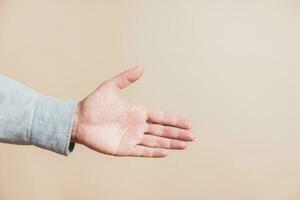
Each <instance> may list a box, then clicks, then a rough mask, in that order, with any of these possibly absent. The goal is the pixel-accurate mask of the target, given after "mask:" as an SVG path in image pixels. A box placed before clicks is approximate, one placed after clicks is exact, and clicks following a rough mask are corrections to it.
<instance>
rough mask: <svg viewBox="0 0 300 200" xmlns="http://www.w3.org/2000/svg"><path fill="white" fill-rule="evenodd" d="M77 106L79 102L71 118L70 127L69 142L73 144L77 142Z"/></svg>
mask: <svg viewBox="0 0 300 200" xmlns="http://www.w3.org/2000/svg"><path fill="white" fill-rule="evenodd" d="M79 105H80V102H78V104H77V106H76V110H75V113H74V116H73V125H72V132H71V141H72V142H75V143H76V141H77V139H76V138H77V137H76V136H77V132H78V121H79V120H78V115H79Z"/></svg>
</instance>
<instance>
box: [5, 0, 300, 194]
mask: <svg viewBox="0 0 300 200" xmlns="http://www.w3.org/2000/svg"><path fill="white" fill-rule="evenodd" d="M299 35H300V1H297V0H294V1H292V0H290V1H289V0H282V1H274V0H273V1H267V0H252V1H224V0H219V1H212V0H207V1H204V0H203V1H200V0H199V1H196V0H195V1H193V0H189V1H183V0H182V1H179V0H164V1H158V0H157V1H156V0H152V1H151V0H148V1H147V0H144V1H134V0H123V1H111V0H106V1H105V0H101V1H100V0H86V1H80V0H44V1H41V0H19V1H17V0H0V71H1V73H3V74H6V75H8V76H10V77H12V78H14V79H17V80H19V81H20V82H23V83H25V84H27V85H29V86H30V87H33V88H35V89H36V90H38V91H40V92H43V93H44V94H47V95H53V96H57V97H62V98H77V99H78V98H82V97H84V96H85V95H86V94H88V93H89V91H91V90H92V89H94V88H95V87H96V86H97V85H98V84H99V83H100V82H101V81H103V80H105V79H107V78H110V77H111V76H113V75H115V74H116V73H119V72H120V71H122V70H123V69H125V68H126V67H130V66H134V65H136V64H139V63H142V64H144V65H145V68H146V73H145V76H144V77H143V79H142V80H141V81H140V82H139V83H137V84H135V85H134V86H132V87H130V88H129V89H127V90H126V91H124V92H123V95H124V96H126V97H128V98H129V99H130V100H131V101H133V102H139V103H144V104H146V105H154V106H157V107H161V108H163V109H165V110H170V111H175V112H177V113H180V114H183V115H185V116H187V117H190V118H191V120H192V121H193V122H194V127H195V128H194V129H195V131H196V132H197V135H198V141H197V142H195V143H193V144H192V145H190V148H189V149H188V150H187V151H185V152H179V153H176V154H175V153H173V154H172V155H171V156H170V157H169V158H167V159H158V160H154V159H135V158H114V157H108V156H104V155H100V154H97V153H95V152H93V151H90V150H88V149H86V148H85V147H83V146H79V145H77V146H76V148H75V151H74V153H73V154H72V155H71V156H70V157H68V158H65V157H62V156H59V155H56V154H54V153H51V152H48V151H44V150H41V149H38V148H36V147H30V146H16V145H7V144H0V199H1V200H17V199H18V200H19V199H23V200H40V199H44V200H53V199H55V200H63V199H79V200H86V199H89V200H96V199H103V200H112V199H123V200H127V199H128V200H141V199H143V200H151V199H173V200H182V199H190V200H200V199H205V200H299V199H300V87H299V86H300V78H299V76H300V37H299Z"/></svg>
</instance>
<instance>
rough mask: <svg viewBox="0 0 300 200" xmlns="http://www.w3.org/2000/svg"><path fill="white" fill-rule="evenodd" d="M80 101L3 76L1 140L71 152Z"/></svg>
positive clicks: (0, 100)
mask: <svg viewBox="0 0 300 200" xmlns="http://www.w3.org/2000/svg"><path fill="white" fill-rule="evenodd" d="M76 104H77V102H76V101H66V100H61V99H57V98H53V97H47V96H44V95H41V94H39V93H38V92H36V91H34V90H32V89H30V88H28V87H26V86H24V85H22V84H20V83H18V82H16V81H14V80H12V79H10V78H8V77H5V76H2V75H0V142H5V143H13V144H23V145H31V144H32V145H36V146H39V147H41V148H44V149H47V150H51V151H54V152H56V153H60V154H63V155H68V154H69V153H70V151H72V148H73V147H74V143H71V132H72V127H73V116H74V112H75V108H76Z"/></svg>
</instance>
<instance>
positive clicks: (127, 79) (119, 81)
mask: <svg viewBox="0 0 300 200" xmlns="http://www.w3.org/2000/svg"><path fill="white" fill-rule="evenodd" d="M143 72H144V68H143V67H142V66H137V67H134V68H131V69H128V70H126V71H124V72H122V73H121V74H119V75H117V76H115V77H114V78H112V79H111V80H110V81H109V82H111V83H113V84H114V85H115V86H116V87H117V88H119V89H123V88H125V87H128V86H129V85H130V84H131V83H133V82H135V81H136V80H138V79H139V78H140V77H141V76H142V75H143Z"/></svg>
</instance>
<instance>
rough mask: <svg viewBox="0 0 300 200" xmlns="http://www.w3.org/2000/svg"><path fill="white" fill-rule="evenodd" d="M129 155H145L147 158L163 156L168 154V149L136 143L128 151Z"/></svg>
mask: <svg viewBox="0 0 300 200" xmlns="http://www.w3.org/2000/svg"><path fill="white" fill-rule="evenodd" d="M129 156H134V157H147V158H163V157H166V156H168V151H167V150H166V149H161V148H151V147H146V146H143V145H136V146H135V147H134V149H133V150H132V151H131V152H130V153H129Z"/></svg>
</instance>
